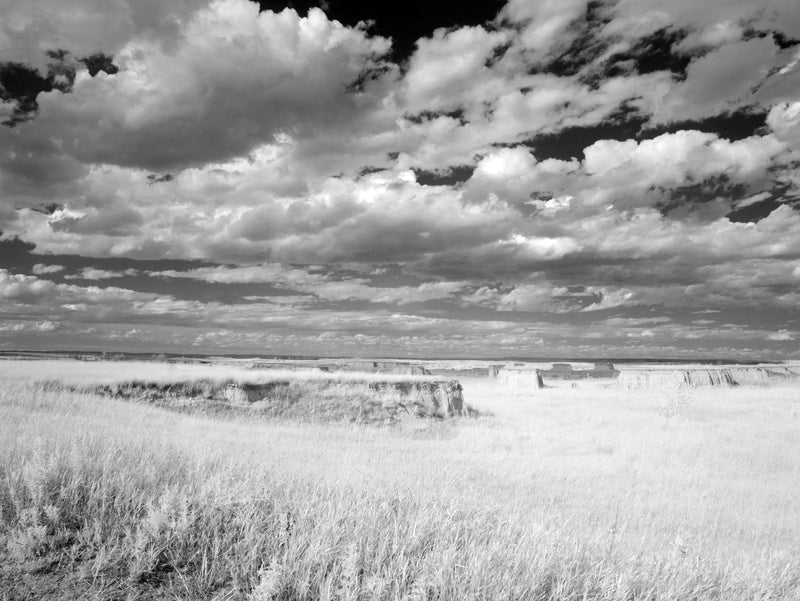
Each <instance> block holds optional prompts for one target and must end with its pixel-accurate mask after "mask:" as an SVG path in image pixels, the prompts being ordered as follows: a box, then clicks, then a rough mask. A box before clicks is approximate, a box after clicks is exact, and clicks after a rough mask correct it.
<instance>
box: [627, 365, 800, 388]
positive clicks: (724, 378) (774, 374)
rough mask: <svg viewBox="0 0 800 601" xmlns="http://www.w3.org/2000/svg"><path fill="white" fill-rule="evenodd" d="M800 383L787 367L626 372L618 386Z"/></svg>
mask: <svg viewBox="0 0 800 601" xmlns="http://www.w3.org/2000/svg"><path fill="white" fill-rule="evenodd" d="M791 380H800V375H798V374H797V373H795V372H793V371H792V370H790V369H788V368H785V367H725V368H722V367H720V368H707V369H706V368H689V369H623V370H622V372H621V373H620V375H619V377H618V378H617V383H618V384H619V385H620V386H623V387H625V388H655V387H659V386H681V385H683V386H741V385H748V384H750V385H768V384H775V383H780V382H786V381H791Z"/></svg>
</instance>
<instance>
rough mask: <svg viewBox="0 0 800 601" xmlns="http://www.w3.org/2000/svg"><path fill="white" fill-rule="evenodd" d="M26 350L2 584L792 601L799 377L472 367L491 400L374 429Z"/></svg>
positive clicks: (12, 414) (244, 595) (58, 593)
mask: <svg viewBox="0 0 800 601" xmlns="http://www.w3.org/2000/svg"><path fill="white" fill-rule="evenodd" d="M12 363H13V362H3V366H2V368H0V374H4V380H3V382H2V383H0V510H1V511H2V513H0V539H2V540H0V553H1V554H3V556H2V558H0V565H2V566H3V567H2V568H0V590H3V591H4V593H3V594H4V595H5V597H3V596H2V595H0V599H4V598H5V599H38V598H49V599H57V598H72V597H77V596H79V595H81V594H83V595H85V596H84V597H83V598H88V599H117V598H131V599H150V598H181V599H198V598H208V599H365V600H366V599H391V600H400V599H453V600H455V599H459V600H462V599H492V600H494V599H509V600H511V599H653V600H655V599H673V600H678V599H681V600H683V599H689V598H692V599H797V598H800V548H798V545H797V541H798V540H800V497H799V496H798V491H800V463H798V461H797V457H800V388H798V387H792V386H783V387H781V386H775V387H769V388H765V387H762V388H757V387H740V388H734V389H715V388H706V389H701V388H697V389H674V390H653V391H641V390H640V391H627V390H620V389H618V388H616V387H615V386H614V385H613V382H612V381H602V382H591V381H585V382H584V381H581V382H579V383H576V384H575V386H573V383H571V382H565V383H563V384H557V385H554V386H553V387H550V388H545V389H541V390H528V391H513V390H507V389H502V388H500V387H499V386H498V385H497V382H496V380H492V379H489V378H475V377H465V378H462V379H461V381H462V384H463V386H464V391H465V400H466V402H467V403H469V404H471V405H472V406H474V407H476V408H478V409H480V410H482V411H483V412H484V413H491V415H483V416H482V417H479V418H459V419H455V420H445V421H436V422H431V423H430V424H424V425H422V426H416V427H406V426H402V427H391V428H376V427H367V426H354V425H342V424H297V423H293V422H276V421H266V422H265V421H258V422H253V421H247V420H244V419H241V418H238V417H237V418H231V419H219V418H209V417H197V416H187V415H179V414H176V413H170V412H167V411H165V410H163V409H158V408H154V407H147V406H143V405H139V404H136V403H131V402H123V401H118V400H114V399H105V398H100V397H95V396H90V395H80V394H73V393H69V392H66V391H63V390H58V389H57V388H53V387H50V388H47V389H42V388H41V387H37V386H36V385H34V384H33V383H32V379H36V378H33V377H32V376H31V375H30V374H28V373H24V374H23V375H24V377H22V376H18V377H16V378H13V377H12V376H13V375H14V374H15V373H16V374H20V373H22V372H23V371H24V370H20V369H16V370H14V369H9V365H11V366H12V367H13V365H12ZM44 375H45V374H41V373H40V374H39V377H43V376H44ZM65 591H66V592H65Z"/></svg>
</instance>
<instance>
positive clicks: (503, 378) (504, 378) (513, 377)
mask: <svg viewBox="0 0 800 601" xmlns="http://www.w3.org/2000/svg"><path fill="white" fill-rule="evenodd" d="M497 381H498V382H499V383H500V384H502V385H503V386H507V387H509V388H518V389H538V388H543V387H544V383H543V382H542V376H541V375H540V374H539V371H538V370H536V369H515V368H513V367H504V368H503V369H501V370H500V371H499V372H498V374H497Z"/></svg>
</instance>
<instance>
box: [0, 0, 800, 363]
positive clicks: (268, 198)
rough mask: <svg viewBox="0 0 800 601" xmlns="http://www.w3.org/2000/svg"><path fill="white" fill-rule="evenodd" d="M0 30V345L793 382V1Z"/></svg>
mask: <svg viewBox="0 0 800 601" xmlns="http://www.w3.org/2000/svg"><path fill="white" fill-rule="evenodd" d="M0 12H1V13H2V14H3V18H2V19H0V122H1V123H2V125H0V350H2V349H60V350H64V349H97V350H117V351H122V350H127V351H137V352H154V353H155V352H187V353H212V354H267V355H272V354H279V355H314V356H335V355H350V356H397V357H476V358H477V357H531V358H546V357H574V358H585V357H593V358H602V357H628V358H645V357H647V358H687V359H688V358H732V359H736V358H739V359H790V358H795V359H797V358H800V308H799V307H800V8H798V5H797V0H704V1H703V2H698V1H697V0H669V1H666V0H613V1H612V0H599V1H597V0H592V1H587V0H558V1H556V0H508V1H507V2H503V1H493V0H488V1H485V2H480V3H478V2H471V3H465V2H462V1H456V0H448V1H437V2H430V1H427V2H422V1H407V2H402V3H384V2H363V3H358V2H345V1H344V0H326V1H323V0H320V1H319V2H308V1H296V2H280V1H270V0H266V1H264V0H262V1H260V2H253V1H251V0H213V1H211V0H72V1H71V2H69V3H62V2H56V1H55V0H0Z"/></svg>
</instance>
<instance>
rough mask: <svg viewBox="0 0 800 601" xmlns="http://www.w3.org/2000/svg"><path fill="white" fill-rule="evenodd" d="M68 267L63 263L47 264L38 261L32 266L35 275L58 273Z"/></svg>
mask: <svg viewBox="0 0 800 601" xmlns="http://www.w3.org/2000/svg"><path fill="white" fill-rule="evenodd" d="M64 269H66V267H64V266H63V265H45V264H44V263H37V264H36V265H34V266H33V267H32V268H31V272H32V273H33V274H34V275H47V274H49V273H58V272H59V271H64Z"/></svg>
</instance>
